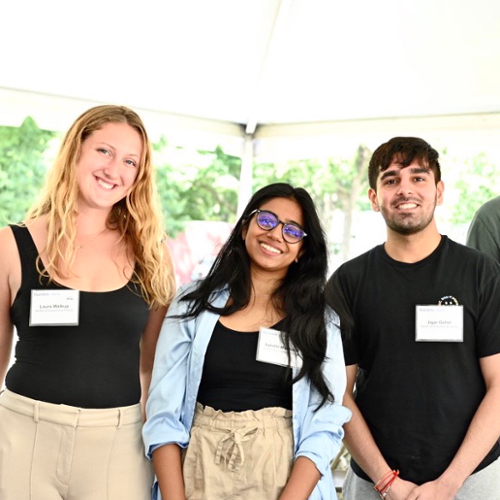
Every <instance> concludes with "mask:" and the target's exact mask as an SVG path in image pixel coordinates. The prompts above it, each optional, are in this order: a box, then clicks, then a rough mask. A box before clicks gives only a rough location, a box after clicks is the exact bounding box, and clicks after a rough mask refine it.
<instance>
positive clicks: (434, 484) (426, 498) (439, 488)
mask: <svg viewBox="0 0 500 500" xmlns="http://www.w3.org/2000/svg"><path fill="white" fill-rule="evenodd" d="M457 491H458V489H457V488H454V487H452V486H451V485H450V484H447V483H445V482H444V481H443V480H441V479H440V478H438V479H436V480H435V481H429V482H428V483H424V484H422V485H421V486H418V487H417V488H415V489H414V490H413V491H412V492H411V493H410V494H409V495H408V496H407V497H406V500H417V499H418V500H453V499H454V498H455V495H456V493H457Z"/></svg>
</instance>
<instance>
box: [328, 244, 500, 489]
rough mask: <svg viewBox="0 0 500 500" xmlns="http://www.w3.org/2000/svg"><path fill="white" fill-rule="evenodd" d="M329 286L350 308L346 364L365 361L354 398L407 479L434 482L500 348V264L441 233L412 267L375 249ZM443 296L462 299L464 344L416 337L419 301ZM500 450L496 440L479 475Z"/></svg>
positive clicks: (473, 408) (472, 410) (344, 267)
mask: <svg viewBox="0 0 500 500" xmlns="http://www.w3.org/2000/svg"><path fill="white" fill-rule="evenodd" d="M327 289H328V295H329V296H335V295H340V300H342V301H345V303H346V304H347V305H348V307H349V308H350V310H351V311H352V316H353V320H354V328H353V331H352V335H351V336H350V337H349V338H345V339H344V348H345V359H346V364H347V365H352V364H358V365H359V371H358V378H357V381H356V388H357V394H356V402H357V405H358V406H359V408H360V410H361V412H362V414H363V416H364V418H365V419H366V422H367V423H368V426H369V428H370V430H371V432H372V434H373V437H374V438H375V441H376V443H377V445H378V447H379V448H380V450H381V452H382V454H383V455H384V457H385V459H386V460H387V462H388V463H389V466H390V467H391V468H393V469H399V470H400V471H401V477H402V478H404V479H407V480H410V481H414V482H415V483H417V484H422V483H423V482H426V481H430V480H434V479H436V478H437V477H438V476H439V475H440V474H441V473H442V472H443V471H444V470H445V469H446V468H447V466H448V465H449V463H450V462H451V460H452V458H453V457H454V455H455V453H456V451H457V449H458V448H459V446H460V444H461V443H462V441H463V439H464V436H465V433H466V431H467V428H468V427H469V424H470V422H471V419H472V417H473V415H474V413H475V412H476V410H477V407H478V405H479V403H480V402H481V400H482V398H483V397H484V394H485V384H484V380H483V377H482V374H481V370H480V365H479V358H480V357H484V356H489V355H493V354H497V353H499V352H500V314H499V311H500V266H499V265H498V264H497V263H496V262H495V261H494V260H493V259H491V258H490V257H489V256H486V255H484V254H482V253H479V252H477V251H475V250H472V249H469V248H467V247H464V246H463V245H459V244H457V243H454V242H453V241H451V240H449V239H448V238H447V237H445V236H443V238H442V241H441V243H440V245H439V247H438V248H437V249H436V250H435V251H434V252H433V253H432V254H431V255H430V256H429V257H427V258H426V259H424V260H422V261H420V262H417V263H415V264H406V263H402V262H397V261H395V260H393V259H391V258H390V257H389V256H388V255H387V254H386V252H385V250H384V248H383V246H378V247H375V248H374V249H372V250H370V251H369V252H367V253H365V254H363V255H361V256H360V257H358V258H355V259H353V260H351V261H349V262H347V263H346V264H344V265H342V266H341V267H340V268H339V269H338V270H337V271H336V272H335V274H334V276H332V278H331V279H330V280H329V282H328V284H327ZM446 296H453V297H455V298H456V299H457V300H458V302H459V304H460V305H463V306H464V342H463V343H450V342H415V307H416V306H417V305H437V304H438V301H439V300H440V299H441V298H443V297H446ZM499 455H500V447H499V444H498V443H497V444H496V445H495V446H494V448H493V449H492V450H491V452H490V453H489V454H488V455H487V457H486V458H485V459H484V460H483V462H482V463H481V464H480V466H479V467H478V468H477V469H476V472H477V471H478V470H481V469H482V468H484V467H486V466H487V465H489V464H490V463H491V462H492V461H493V460H495V459H496V458H497V457H498V456H499ZM352 465H353V469H354V471H355V472H356V473H357V474H358V475H359V476H360V477H362V478H364V479H367V480H369V478H368V476H367V475H366V474H364V473H363V471H362V470H361V469H360V467H359V466H358V465H357V464H356V463H355V462H354V461H353V463H352Z"/></svg>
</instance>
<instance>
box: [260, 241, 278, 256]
mask: <svg viewBox="0 0 500 500" xmlns="http://www.w3.org/2000/svg"><path fill="white" fill-rule="evenodd" d="M260 245H261V247H262V248H265V249H266V250H268V251H269V252H272V253H276V254H280V253H281V250H278V249H277V248H274V247H272V246H269V245H266V244H265V243H261V244H260Z"/></svg>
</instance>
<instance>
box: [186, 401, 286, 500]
mask: <svg viewBox="0 0 500 500" xmlns="http://www.w3.org/2000/svg"><path fill="white" fill-rule="evenodd" d="M292 465H293V430H292V412H291V411H289V410H285V409H283V408H265V409H263V410H259V411H251V410H248V411H244V412H227V413H223V412H221V411H216V410H214V409H212V408H209V407H206V408H203V407H202V406H201V405H200V404H198V405H197V409H196V413H195V417H194V423H193V426H192V429H191V438H190V442H189V447H188V449H187V451H186V453H185V455H184V465H183V473H184V482H185V485H186V498H187V500H220V499H238V500H275V499H277V498H278V497H279V495H280V493H281V492H282V490H283V488H284V486H285V484H286V482H287V480H288V477H289V476H290V471H291V468H292Z"/></svg>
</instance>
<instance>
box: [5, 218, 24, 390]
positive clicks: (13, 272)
mask: <svg viewBox="0 0 500 500" xmlns="http://www.w3.org/2000/svg"><path fill="white" fill-rule="evenodd" d="M20 281H21V263H20V262H19V253H18V251H17V246H16V243H15V240H14V235H13V233H12V230H11V229H10V228H8V227H4V228H3V229H1V230H0V388H1V387H2V386H3V383H4V380H5V374H6V373H7V368H8V367H9V362H10V356H11V351H12V343H13V337H14V327H13V325H12V323H11V320H10V307H11V304H12V301H13V297H14V295H15V294H16V293H17V290H18V289H19V286H20Z"/></svg>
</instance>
